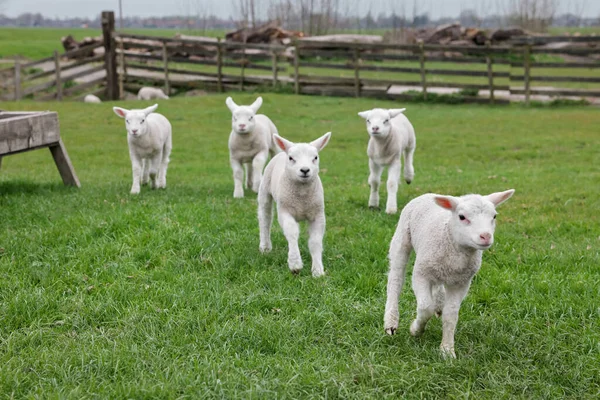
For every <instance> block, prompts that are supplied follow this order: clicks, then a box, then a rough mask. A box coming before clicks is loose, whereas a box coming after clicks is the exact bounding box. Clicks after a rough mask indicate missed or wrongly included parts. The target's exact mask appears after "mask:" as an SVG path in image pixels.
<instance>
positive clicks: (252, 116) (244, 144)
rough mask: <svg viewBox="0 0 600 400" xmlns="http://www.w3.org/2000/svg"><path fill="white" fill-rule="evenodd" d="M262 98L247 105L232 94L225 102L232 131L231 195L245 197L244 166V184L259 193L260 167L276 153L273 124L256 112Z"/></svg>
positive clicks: (275, 130)
mask: <svg viewBox="0 0 600 400" xmlns="http://www.w3.org/2000/svg"><path fill="white" fill-rule="evenodd" d="M262 102H263V100H262V97H259V98H257V99H256V100H255V101H254V103H252V104H251V105H249V106H238V105H237V104H235V103H234V101H233V99H232V98H231V97H228V98H227V99H226V100H225V104H227V107H228V108H229V110H230V111H231V114H232V115H231V134H230V135H229V161H230V163H231V169H232V170H233V184H234V190H233V197H235V198H241V197H244V188H243V184H242V182H243V180H244V169H243V167H242V165H244V166H245V167H246V187H247V188H248V189H252V190H253V191H254V192H258V188H259V187H260V181H261V179H262V173H263V169H264V167H265V164H266V163H267V157H268V156H269V153H270V154H271V156H273V155H274V154H276V153H278V152H279V149H278V148H277V146H275V144H274V143H273V134H275V133H277V128H276V127H275V124H273V122H272V121H271V120H270V119H269V117H267V116H266V115H263V114H258V115H257V114H256V112H257V111H258V109H259V108H260V106H261V105H262Z"/></svg>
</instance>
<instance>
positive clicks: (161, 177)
mask: <svg viewBox="0 0 600 400" xmlns="http://www.w3.org/2000/svg"><path fill="white" fill-rule="evenodd" d="M172 148H173V145H172V144H171V137H169V139H167V142H166V143H165V145H164V147H163V152H162V158H161V160H160V169H159V170H158V187H159V188H162V189H164V188H166V187H167V167H168V166H169V161H170V159H169V157H170V156H171V149H172Z"/></svg>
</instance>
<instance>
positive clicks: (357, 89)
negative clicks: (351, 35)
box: [354, 49, 360, 98]
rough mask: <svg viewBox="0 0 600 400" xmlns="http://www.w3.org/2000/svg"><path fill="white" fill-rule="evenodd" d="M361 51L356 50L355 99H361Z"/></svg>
mask: <svg viewBox="0 0 600 400" xmlns="http://www.w3.org/2000/svg"><path fill="white" fill-rule="evenodd" d="M359 68H360V50H359V49H354V97H357V98H358V97H360V72H359V71H360V69H359Z"/></svg>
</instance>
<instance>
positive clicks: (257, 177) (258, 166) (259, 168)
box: [252, 151, 269, 193]
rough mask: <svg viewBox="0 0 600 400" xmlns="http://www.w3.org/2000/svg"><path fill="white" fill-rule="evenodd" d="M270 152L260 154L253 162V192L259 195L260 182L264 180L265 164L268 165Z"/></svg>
mask: <svg viewBox="0 0 600 400" xmlns="http://www.w3.org/2000/svg"><path fill="white" fill-rule="evenodd" d="M268 154H269V152H268V151H264V152H261V153H258V154H257V155H256V156H255V157H254V159H253V160H252V173H253V176H252V190H253V191H254V192H256V193H258V189H259V188H260V181H261V180H262V172H263V169H264V168H265V164H266V163H267V155H268Z"/></svg>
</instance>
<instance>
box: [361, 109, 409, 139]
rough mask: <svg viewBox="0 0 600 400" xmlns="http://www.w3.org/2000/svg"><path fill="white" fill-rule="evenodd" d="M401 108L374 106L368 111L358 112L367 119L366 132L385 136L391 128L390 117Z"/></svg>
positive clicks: (402, 110) (375, 135)
mask: <svg viewBox="0 0 600 400" xmlns="http://www.w3.org/2000/svg"><path fill="white" fill-rule="evenodd" d="M404 110H405V108H402V109H391V110H384V109H383V108H374V109H372V110H369V111H362V112H359V113H358V115H360V116H361V117H362V118H364V119H365V120H366V121H367V132H368V133H369V135H370V136H372V137H381V138H383V137H386V136H387V135H389V133H390V129H391V128H392V118H394V117H395V116H397V115H398V114H400V113H402V112H404Z"/></svg>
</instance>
